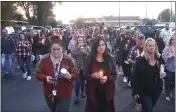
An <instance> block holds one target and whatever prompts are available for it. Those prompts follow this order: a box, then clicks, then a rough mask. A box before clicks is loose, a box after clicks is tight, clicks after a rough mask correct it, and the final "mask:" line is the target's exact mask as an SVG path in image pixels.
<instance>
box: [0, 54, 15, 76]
mask: <svg viewBox="0 0 176 112" xmlns="http://www.w3.org/2000/svg"><path fill="white" fill-rule="evenodd" d="M1 59H2V62H1V63H2V70H3V72H4V74H11V75H12V74H13V56H12V53H10V54H5V53H2V58H1ZM7 64H9V66H7Z"/></svg>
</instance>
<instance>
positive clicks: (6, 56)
mask: <svg viewBox="0 0 176 112" xmlns="http://www.w3.org/2000/svg"><path fill="white" fill-rule="evenodd" d="M1 51H2V58H1V61H2V70H3V72H4V78H8V77H9V76H10V77H11V76H12V75H13V54H15V43H14V40H13V38H12V37H10V36H9V35H8V33H7V30H6V29H3V31H2V39H1ZM7 63H9V66H7Z"/></svg>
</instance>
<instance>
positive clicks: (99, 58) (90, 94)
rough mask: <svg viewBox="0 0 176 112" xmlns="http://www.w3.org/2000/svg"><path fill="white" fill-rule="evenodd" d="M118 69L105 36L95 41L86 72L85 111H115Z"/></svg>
mask: <svg viewBox="0 0 176 112" xmlns="http://www.w3.org/2000/svg"><path fill="white" fill-rule="evenodd" d="M116 78H117V71H116V65H115V59H114V58H113V57H112V56H111V55H110V53H109V52H108V49H107V44H106V41H105V40H104V38H103V37H101V36H100V37H96V38H95V39H94V41H93V44H92V48H91V53H90V57H89V58H88V64H87V72H86V74H85V79H86V81H87V83H86V95H87V103H86V108H85V112H115V107H114V93H115V80H116Z"/></svg>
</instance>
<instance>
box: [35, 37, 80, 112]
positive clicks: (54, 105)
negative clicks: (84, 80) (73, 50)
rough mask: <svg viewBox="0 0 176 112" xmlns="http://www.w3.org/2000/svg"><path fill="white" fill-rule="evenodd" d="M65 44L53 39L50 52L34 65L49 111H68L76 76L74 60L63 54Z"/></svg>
mask: <svg viewBox="0 0 176 112" xmlns="http://www.w3.org/2000/svg"><path fill="white" fill-rule="evenodd" d="M64 50H66V47H65V44H64V42H63V41H61V40H53V41H52V43H51V47H50V53H49V54H46V55H45V56H44V57H43V59H42V60H41V61H40V62H39V64H38V65H37V67H36V78H37V79H38V80H40V81H42V82H43V92H44V97H45V100H46V103H47V105H48V107H49V108H50V110H51V112H68V110H69V106H70V103H71V96H72V90H73V81H74V80H75V79H76V78H77V77H78V73H77V72H76V67H75V63H74V60H73V59H72V58H71V57H70V56H68V55H66V54H64Z"/></svg>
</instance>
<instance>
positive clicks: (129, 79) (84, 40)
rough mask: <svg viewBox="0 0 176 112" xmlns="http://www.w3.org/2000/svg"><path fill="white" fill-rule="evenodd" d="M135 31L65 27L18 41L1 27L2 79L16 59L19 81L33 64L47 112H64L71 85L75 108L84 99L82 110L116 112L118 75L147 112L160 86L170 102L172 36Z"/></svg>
mask: <svg viewBox="0 0 176 112" xmlns="http://www.w3.org/2000/svg"><path fill="white" fill-rule="evenodd" d="M136 29H137V30H136V31H135V33H132V32H131V31H130V30H125V29H122V28H121V29H120V30H119V31H116V30H114V31H113V32H111V33H110V32H108V31H105V30H104V29H103V27H102V26H101V27H99V28H94V27H92V28H87V29H82V28H72V27H69V28H67V30H66V31H65V32H63V33H62V34H60V33H59V32H57V34H56V33H51V32H49V33H47V32H45V31H41V32H40V33H39V34H36V35H35V34H34V32H33V31H32V30H31V32H30V35H29V37H25V35H24V33H23V32H20V33H19V39H18V40H17V42H14V40H13V38H11V37H10V36H8V34H7V31H6V30H5V29H4V30H3V31H2V39H1V49H2V70H3V73H4V77H3V78H5V79H8V78H10V77H13V76H14V74H13V55H15V56H16V58H17V62H18V65H19V66H20V69H21V71H22V74H23V78H24V79H27V80H31V78H32V77H31V75H32V70H31V62H33V66H34V67H36V71H35V72H36V73H35V75H36V78H37V79H38V80H40V81H42V82H43V91H44V97H45V100H46V103H47V105H48V107H49V108H50V110H51V112H68V109H69V105H70V103H71V100H72V91H73V86H74V91H75V94H74V95H75V96H74V98H73V100H74V103H75V104H76V105H77V104H79V103H80V98H85V97H87V102H86V107H85V112H115V104H114V94H115V89H116V87H115V81H116V78H117V75H122V76H123V82H124V83H128V86H129V87H131V88H132V96H133V98H134V100H135V101H136V105H138V106H139V108H141V111H142V112H152V109H153V107H154V106H155V104H156V103H157V100H158V98H159V96H160V94H161V92H162V91H163V88H164V92H165V94H166V100H167V101H170V100H171V98H172V94H171V91H172V90H173V89H174V87H175V54H176V52H175V51H176V49H175V38H176V37H175V34H171V33H170V32H169V26H168V25H166V28H165V30H163V31H161V32H160V31H157V32H156V35H155V37H151V38H146V37H145V35H144V34H142V33H141V31H140V29H139V28H136ZM7 63H8V64H9V66H7ZM36 65H37V66H36ZM25 67H26V69H25ZM163 84H164V87H163Z"/></svg>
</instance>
